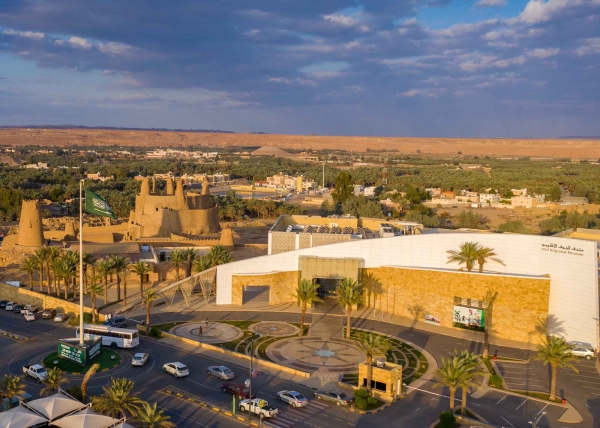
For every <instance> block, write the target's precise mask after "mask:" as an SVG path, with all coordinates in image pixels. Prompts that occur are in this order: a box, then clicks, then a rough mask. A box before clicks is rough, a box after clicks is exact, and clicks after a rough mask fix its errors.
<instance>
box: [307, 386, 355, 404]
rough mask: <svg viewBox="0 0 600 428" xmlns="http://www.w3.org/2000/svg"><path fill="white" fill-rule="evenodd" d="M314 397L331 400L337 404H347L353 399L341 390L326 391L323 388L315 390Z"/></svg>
mask: <svg viewBox="0 0 600 428" xmlns="http://www.w3.org/2000/svg"><path fill="white" fill-rule="evenodd" d="M315 398H316V399H317V400H325V401H331V402H333V403H335V404H337V405H338V406H349V405H350V404H351V403H352V400H353V399H352V397H350V396H348V395H346V394H344V393H343V392H340V391H333V390H330V391H328V390H324V389H320V390H318V391H316V392H315Z"/></svg>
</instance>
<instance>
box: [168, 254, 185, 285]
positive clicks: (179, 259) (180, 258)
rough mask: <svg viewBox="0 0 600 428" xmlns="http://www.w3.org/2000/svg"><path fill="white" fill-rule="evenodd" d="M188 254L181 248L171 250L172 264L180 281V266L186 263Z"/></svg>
mask: <svg viewBox="0 0 600 428" xmlns="http://www.w3.org/2000/svg"><path fill="white" fill-rule="evenodd" d="M186 259H187V256H186V254H185V252H183V251H181V250H175V251H173V252H171V264H172V265H173V267H174V268H175V278H177V279H176V280H177V281H179V267H180V266H181V265H182V264H183V263H185V261H186Z"/></svg>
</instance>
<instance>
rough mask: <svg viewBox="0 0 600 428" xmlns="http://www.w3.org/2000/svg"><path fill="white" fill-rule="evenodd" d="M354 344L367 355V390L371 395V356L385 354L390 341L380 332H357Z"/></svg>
mask: <svg viewBox="0 0 600 428" xmlns="http://www.w3.org/2000/svg"><path fill="white" fill-rule="evenodd" d="M354 344H355V345H356V347H357V348H358V350H359V351H360V352H362V353H363V354H365V356H366V357H367V391H368V392H369V395H371V390H372V389H373V388H372V385H371V380H372V379H373V358H375V357H379V356H385V354H386V352H387V351H388V350H389V349H390V347H391V346H390V342H389V341H388V340H387V339H386V338H385V337H384V336H382V335H380V334H373V333H363V332H361V333H359V334H358V336H357V338H356V340H355V341H354Z"/></svg>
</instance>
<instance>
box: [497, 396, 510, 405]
mask: <svg viewBox="0 0 600 428" xmlns="http://www.w3.org/2000/svg"><path fill="white" fill-rule="evenodd" d="M506 397H508V395H505V396H504V397H502V398H501V399H500V400H498V401H497V402H496V404H499V403H500V402H501V401H502V400H504V399H505V398H506Z"/></svg>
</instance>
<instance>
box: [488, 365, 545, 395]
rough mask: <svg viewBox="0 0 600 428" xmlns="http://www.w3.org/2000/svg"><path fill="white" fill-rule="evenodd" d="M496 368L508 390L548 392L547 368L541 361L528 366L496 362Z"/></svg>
mask: <svg viewBox="0 0 600 428" xmlns="http://www.w3.org/2000/svg"><path fill="white" fill-rule="evenodd" d="M496 366H498V369H499V370H500V374H501V375H502V377H503V378H504V381H505V382H506V386H508V388H509V389H517V390H522V391H525V390H528V391H540V392H547V391H549V390H550V372H549V367H548V366H546V367H544V365H543V364H542V363H541V361H532V362H530V363H529V364H523V363H510V362H507V361H502V362H500V361H496Z"/></svg>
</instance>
